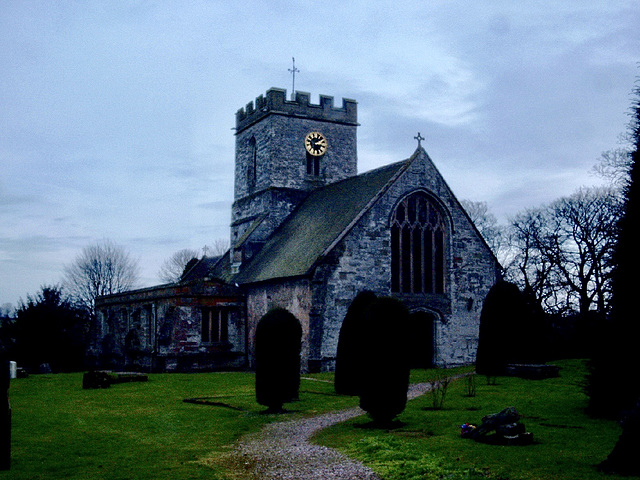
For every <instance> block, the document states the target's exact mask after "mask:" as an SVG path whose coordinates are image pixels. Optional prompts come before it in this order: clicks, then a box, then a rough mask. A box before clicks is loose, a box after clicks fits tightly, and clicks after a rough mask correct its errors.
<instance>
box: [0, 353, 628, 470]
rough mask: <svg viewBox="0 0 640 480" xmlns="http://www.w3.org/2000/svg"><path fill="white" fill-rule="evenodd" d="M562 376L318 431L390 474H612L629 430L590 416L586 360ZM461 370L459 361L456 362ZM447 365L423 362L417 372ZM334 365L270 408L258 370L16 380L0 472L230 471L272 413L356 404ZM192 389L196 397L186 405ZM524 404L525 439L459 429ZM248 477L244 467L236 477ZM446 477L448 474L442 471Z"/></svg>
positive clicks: (452, 394)
mask: <svg viewBox="0 0 640 480" xmlns="http://www.w3.org/2000/svg"><path fill="white" fill-rule="evenodd" d="M559 365H561V366H562V371H561V376H560V377H559V378H554V379H547V380H541V381H533V380H529V381H527V380H521V379H517V378H502V377H501V378H499V379H498V381H497V384H496V385H488V384H487V382H486V381H485V379H484V378H483V377H478V378H477V379H476V395H475V396H474V397H469V396H468V395H467V393H468V390H467V386H466V382H465V381H464V380H459V381H456V382H453V383H452V384H451V385H450V386H449V389H448V391H447V394H446V398H445V401H444V408H442V409H439V410H436V409H433V407H432V399H431V396H430V394H427V395H425V396H423V397H419V398H418V399H416V400H413V401H411V402H409V403H408V406H407V409H406V410H405V412H404V413H402V414H401V415H400V417H399V419H400V420H401V422H402V423H401V424H400V426H399V428H397V429H394V430H391V431H386V430H378V429H371V428H368V426H369V425H368V423H369V422H368V419H367V417H358V418H356V419H354V420H351V421H348V422H345V423H344V424H339V425H336V426H334V427H331V428H329V429H327V430H325V431H323V432H321V433H320V434H319V435H318V436H317V437H316V438H315V439H314V441H315V442H319V443H322V444H325V445H329V446H332V447H336V448H339V449H341V450H343V451H345V452H347V453H348V454H349V455H351V456H353V457H357V458H360V459H362V460H363V461H364V462H365V463H366V464H367V465H369V466H371V467H372V468H373V469H374V470H376V471H377V472H379V473H380V474H381V476H382V477H383V478H385V479H386V480H393V479H413V478H415V479H418V478H424V475H426V474H429V472H431V474H434V475H440V474H445V475H449V477H448V478H452V479H456V478H494V479H498V478H501V479H512V480H515V479H542V478H544V479H567V480H568V479H575V478H581V479H613V478H616V477H611V476H607V475H604V474H600V473H599V472H597V471H596V470H595V468H594V465H595V464H597V463H599V462H600V461H602V460H604V458H606V455H607V454H608V452H609V451H610V450H611V448H613V445H614V444H615V441H616V439H617V437H618V435H619V433H620V428H619V426H618V425H617V424H616V423H615V422H612V421H602V420H595V419H591V418H589V417H587V416H586V415H585V414H584V406H585V405H586V401H587V397H586V396H585V395H584V393H583V391H582V382H583V379H584V374H585V373H586V369H585V366H584V362H581V361H563V362H560V363H559ZM447 372H448V373H451V374H455V373H460V370H459V369H455V370H452V371H447ZM436 375H438V372H437V371H434V370H415V371H413V372H412V381H413V382H424V381H428V380H429V379H432V378H434V376H436ZM332 378H333V375H332V374H316V375H308V376H307V375H305V376H304V377H303V379H302V381H301V391H300V401H298V402H295V403H290V404H287V405H285V407H286V408H288V409H289V410H290V413H287V414H284V415H275V414H274V415H271V414H269V415H267V414H264V407H262V406H261V405H258V404H257V403H256V401H255V395H254V377H253V375H252V374H250V373H204V374H153V375H150V376H149V381H148V382H145V383H129V384H120V385H114V386H112V387H111V388H108V389H104V390H83V389H82V388H81V385H82V374H60V375H32V376H30V377H29V378H26V379H18V380H14V381H12V384H11V389H10V399H11V405H12V409H13V451H12V466H11V470H10V471H8V472H0V480H4V479H9V478H11V479H15V480H27V479H29V480H34V479H43V480H44V479H47V480H48V479H52V480H56V479H78V480H79V479H83V480H86V479H123V480H124V479H130V480H133V479H154V480H155V479H175V480H181V479H185V480H186V479H200V478H203V479H204V478H207V479H225V478H231V477H230V476H229V470H227V467H228V465H226V463H225V462H226V460H225V459H227V458H230V456H229V455H228V453H229V452H230V451H231V450H232V448H233V443H234V442H235V441H236V440H237V439H238V438H239V437H240V436H241V435H243V434H245V433H249V432H252V431H257V430H259V429H260V428H261V427H262V426H264V425H265V424H266V423H268V422H273V421H279V420H283V419H291V418H295V417H298V416H311V415H316V414H320V413H323V412H327V411H332V410H340V409H344V408H350V407H353V406H356V405H357V398H354V397H345V396H337V395H335V394H334V393H333V385H332V384H331V383H330V382H331V380H332ZM188 398H196V399H198V400H197V401H196V403H185V402H184V401H183V400H184V399H188ZM508 406H515V407H516V409H517V410H518V411H519V412H520V413H521V414H522V415H523V419H522V422H523V423H525V425H526V427H527V430H529V431H531V432H532V433H533V434H534V439H535V442H534V444H533V445H530V446H526V447H503V446H491V445H485V444H480V443H476V442H473V441H471V440H466V439H461V438H460V428H459V426H460V424H462V423H464V422H472V423H479V422H480V419H481V418H482V416H484V415H486V414H489V413H495V412H497V411H499V410H501V409H503V408H505V407H508ZM236 478H237V477H236ZM435 478H437V477H435Z"/></svg>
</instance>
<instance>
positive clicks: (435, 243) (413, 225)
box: [391, 192, 446, 293]
mask: <svg viewBox="0 0 640 480" xmlns="http://www.w3.org/2000/svg"><path fill="white" fill-rule="evenodd" d="M445 241H446V224H445V221H444V217H443V215H442V213H441V211H440V209H439V208H438V207H437V206H436V205H435V204H434V202H433V201H432V200H430V198H429V197H428V196H427V194H425V193H424V192H416V193H413V194H411V195H409V196H408V197H406V198H405V199H403V200H402V201H401V202H400V204H399V205H398V207H397V208H396V210H395V212H394V214H393V218H392V220H391V291H392V292H394V293H444V288H445V265H446V262H445Z"/></svg>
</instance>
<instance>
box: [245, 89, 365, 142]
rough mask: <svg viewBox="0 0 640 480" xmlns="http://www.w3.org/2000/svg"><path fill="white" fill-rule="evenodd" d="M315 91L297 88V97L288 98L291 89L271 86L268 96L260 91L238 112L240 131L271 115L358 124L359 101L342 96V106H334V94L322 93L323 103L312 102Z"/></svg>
mask: <svg viewBox="0 0 640 480" xmlns="http://www.w3.org/2000/svg"><path fill="white" fill-rule="evenodd" d="M310 97H311V95H310V94H309V93H307V92H298V91H296V95H295V100H287V91H286V90H285V89H282V88H270V89H269V90H267V93H266V96H265V95H260V96H259V97H257V98H256V100H255V102H249V103H248V104H247V106H246V107H245V108H241V109H240V110H238V111H237V113H236V134H237V133H240V132H241V131H242V130H244V129H245V128H247V127H249V126H250V125H253V124H254V123H256V122H257V121H259V120H260V119H262V118H264V117H265V116H267V115H271V114H276V115H287V116H295V117H300V118H309V119H312V120H321V121H325V122H336V123H343V124H348V125H358V103H357V102H356V101H355V100H351V99H349V98H343V99H342V107H334V105H333V97H332V96H328V95H320V103H319V104H317V105H316V104H313V103H310Z"/></svg>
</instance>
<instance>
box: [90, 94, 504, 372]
mask: <svg viewBox="0 0 640 480" xmlns="http://www.w3.org/2000/svg"><path fill="white" fill-rule="evenodd" d="M357 107H358V105H357V103H356V101H354V100H351V99H346V98H345V99H343V100H342V104H341V105H334V99H333V97H330V96H325V95H320V96H319V103H318V104H314V103H311V101H310V95H309V94H308V93H305V92H299V91H296V92H295V94H294V95H293V96H292V97H291V99H288V98H287V94H286V91H285V90H283V89H278V88H271V89H269V90H268V91H267V92H266V94H265V95H260V96H259V97H257V98H256V99H255V101H252V102H249V103H248V104H247V105H246V106H245V107H244V108H241V109H240V110H238V112H237V113H236V128H235V137H236V143H235V190H234V201H233V205H232V209H231V228H230V249H229V251H228V252H227V253H226V254H225V255H223V256H222V257H219V258H209V257H203V258H202V259H199V260H197V261H195V262H191V263H190V264H189V265H188V267H187V268H186V269H185V272H184V273H183V275H182V277H181V279H180V280H179V281H178V282H176V283H172V284H166V285H159V286H155V287H150V288H144V289H139V290H134V291H129V292H125V293H120V294H115V295H109V296H104V297H99V298H98V299H96V316H95V320H94V322H93V323H92V325H91V329H90V345H89V347H88V359H89V361H90V365H91V366H93V367H99V368H114V369H137V370H145V371H209V370H225V369H250V368H252V366H253V350H254V343H253V338H254V333H255V330H256V326H257V324H258V322H259V320H260V319H261V318H262V316H263V315H264V314H265V313H266V312H267V311H268V310H270V309H271V308H274V307H282V308H285V309H287V310H289V311H290V312H291V313H293V314H294V315H295V316H296V318H297V319H298V321H299V322H300V325H301V327H302V332H303V336H302V352H301V366H302V369H303V370H304V371H309V372H318V371H328V370H332V369H333V368H334V367H335V358H336V350H337V345H338V337H339V334H340V327H341V324H342V320H343V319H344V317H345V314H346V312H347V309H348V307H349V305H350V304H351V302H352V301H353V299H354V298H355V296H356V295H357V294H358V293H359V292H361V291H363V290H371V291H373V292H375V293H376V294H378V295H381V296H394V297H396V298H398V299H400V300H401V301H402V302H403V303H404V304H405V305H406V307H407V308H408V309H409V311H410V312H411V325H412V329H413V331H412V332H411V335H409V337H410V340H409V341H408V345H407V348H408V349H410V351H411V354H412V363H413V365H414V366H415V367H429V366H443V367H449V366H457V365H464V364H469V363H472V362H474V360H475V354H476V348H477V344H478V332H479V322H480V311H481V308H482V302H483V300H484V298H485V296H486V294H487V292H488V291H489V289H490V288H491V286H492V285H493V284H494V283H495V282H496V281H497V280H498V279H499V277H500V265H499V264H498V261H497V260H496V258H495V256H494V255H493V253H492V252H491V250H490V248H489V247H488V246H487V244H486V242H485V241H484V239H483V238H482V236H481V235H480V233H479V232H478V230H477V229H476V227H475V226H474V224H473V222H472V221H471V220H470V218H469V216H468V215H467V214H466V212H465V211H464V209H463V208H462V206H461V205H460V203H459V201H458V200H457V199H456V197H455V195H454V194H453V192H452V191H451V189H450V188H449V186H448V185H447V183H446V182H445V180H444V179H443V178H442V175H441V174H440V173H439V171H438V169H437V168H436V167H435V165H434V163H433V161H432V160H431V158H430V157H429V155H428V154H427V152H426V151H425V150H424V148H423V147H422V145H421V143H420V141H421V140H422V138H421V137H420V135H419V134H418V137H416V139H417V140H418V147H417V149H416V150H415V152H413V154H412V155H410V156H409V157H408V158H405V159H404V160H399V161H397V162H395V163H392V164H389V165H385V166H383V167H380V168H377V169H375V170H371V171H368V172H364V173H358V158H357V133H356V132H357V128H358V118H357ZM399 158H402V157H399ZM388 328H390V329H391V328H394V325H393V324H392V323H390V324H389V325H388ZM384 354H385V353H384V352H380V355H384Z"/></svg>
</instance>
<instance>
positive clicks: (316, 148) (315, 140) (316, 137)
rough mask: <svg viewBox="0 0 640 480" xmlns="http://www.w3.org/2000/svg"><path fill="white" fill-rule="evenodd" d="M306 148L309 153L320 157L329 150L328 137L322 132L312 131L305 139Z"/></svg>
mask: <svg viewBox="0 0 640 480" xmlns="http://www.w3.org/2000/svg"><path fill="white" fill-rule="evenodd" d="M304 148H306V149H307V152H309V154H311V155H313V156H314V157H319V156H320V155H324V153H325V152H326V151H327V139H326V138H324V135H322V134H321V133H320V132H311V133H310V134H308V135H307V136H306V138H305V139H304Z"/></svg>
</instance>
